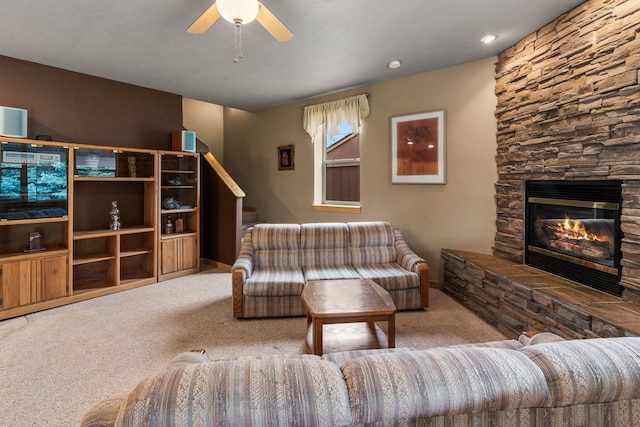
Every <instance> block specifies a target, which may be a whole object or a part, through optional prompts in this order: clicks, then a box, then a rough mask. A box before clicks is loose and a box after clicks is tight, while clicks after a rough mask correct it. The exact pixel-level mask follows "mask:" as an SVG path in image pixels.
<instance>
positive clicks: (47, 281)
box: [0, 255, 67, 310]
mask: <svg viewBox="0 0 640 427" xmlns="http://www.w3.org/2000/svg"><path fill="white" fill-rule="evenodd" d="M0 269H1V270H0V287H1V288H2V309H3V310H7V309H9V308H14V307H20V306H23V305H28V304H33V303H36V302H40V301H47V300H50V299H54V298H60V297H64V296H67V256H66V255H56V256H51V257H45V258H38V259H32V260H23V261H13V262H5V263H2V264H0Z"/></svg>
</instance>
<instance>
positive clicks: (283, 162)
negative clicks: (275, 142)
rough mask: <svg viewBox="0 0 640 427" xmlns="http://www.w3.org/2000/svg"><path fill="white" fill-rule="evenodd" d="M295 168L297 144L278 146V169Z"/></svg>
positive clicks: (287, 169) (288, 169) (290, 169)
mask: <svg viewBox="0 0 640 427" xmlns="http://www.w3.org/2000/svg"><path fill="white" fill-rule="evenodd" d="M294 168H295V146H294V145H281V146H280V147H278V170H280V171H292V170H294Z"/></svg>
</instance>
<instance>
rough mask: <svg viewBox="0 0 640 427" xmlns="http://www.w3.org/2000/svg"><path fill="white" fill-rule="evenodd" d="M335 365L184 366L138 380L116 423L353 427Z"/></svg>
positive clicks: (297, 362) (274, 362)
mask: <svg viewBox="0 0 640 427" xmlns="http://www.w3.org/2000/svg"><path fill="white" fill-rule="evenodd" d="M351 421H352V420H351V414H350V412H349V398H348V394H347V389H346V387H345V383H344V380H343V378H342V375H341V373H340V370H339V369H338V367H337V366H336V365H335V364H333V363H331V362H325V361H322V360H313V359H284V360H280V359H276V358H269V359H254V360H237V361H222V362H209V363H199V364H191V365H184V366H181V367H177V368H174V369H169V370H166V371H164V372H162V373H160V374H158V375H156V376H155V377H151V378H149V379H147V380H144V381H142V382H141V383H139V384H138V386H137V387H136V388H135V389H134V390H133V391H132V392H131V393H130V394H129V396H128V397H127V400H126V403H125V404H124V406H123V407H122V409H121V410H120V413H119V414H118V419H117V423H116V425H118V426H122V425H125V426H129V425H131V426H133V425H140V426H142V425H148V426H157V427H163V426H187V425H193V426H213V425H229V426H246V425H253V426H258V425H261V426H299V425H315V426H341V425H349V424H351V423H352V422H351Z"/></svg>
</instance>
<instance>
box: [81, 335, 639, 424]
mask: <svg viewBox="0 0 640 427" xmlns="http://www.w3.org/2000/svg"><path fill="white" fill-rule="evenodd" d="M351 425H363V426H409V425H411V426H413V425H420V426H496V427H510V426H514V427H515V426H521V427H525V426H535V427H577V426H598V427H607V426H609V427H614V426H634V425H640V338H630V337H625V338H594V339H587V340H570V341H565V340H562V338H560V337H558V336H556V335H553V334H550V333H543V334H539V335H536V336H534V337H533V338H531V339H529V338H527V337H525V336H521V337H520V340H518V341H517V340H505V341H498V342H491V343H484V344H471V345H464V346H455V347H443V348H435V349H430V350H411V349H384V350H360V351H354V352H344V353H334V354H327V355H324V356H322V357H318V356H311V355H290V356H278V357H264V358H259V357H249V358H241V359H237V358H236V359H234V360H216V361H212V360H210V358H209V357H208V356H207V354H200V353H193V352H192V353H183V354H182V355H180V356H178V357H177V358H176V359H174V361H173V362H172V363H171V364H170V365H169V366H168V367H167V369H166V370H165V371H164V372H161V373H159V374H158V375H156V376H154V377H151V378H148V379H146V380H144V381H142V382H140V383H139V385H138V386H137V387H136V388H135V389H134V390H133V391H132V392H131V393H129V395H128V396H123V397H119V398H113V399H109V400H107V401H104V402H101V403H99V404H97V405H96V406H94V407H93V408H92V409H91V410H90V411H89V412H87V414H86V415H85V417H84V419H83V421H82V426H83V427H99V426H100V427H106V426H157V427H161V426H243V427H244V426H256V427H257V426H273V427H281V426H292V427H293V426H295V427H302V426H327V427H329V426H351Z"/></svg>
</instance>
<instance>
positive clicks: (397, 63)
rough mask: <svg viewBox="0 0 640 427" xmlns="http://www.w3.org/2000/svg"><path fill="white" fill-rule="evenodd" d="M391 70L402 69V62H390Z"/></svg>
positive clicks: (395, 60)
mask: <svg viewBox="0 0 640 427" xmlns="http://www.w3.org/2000/svg"><path fill="white" fill-rule="evenodd" d="M389 68H391V69H393V68H400V61H398V60H397V59H394V60H393V61H391V62H389Z"/></svg>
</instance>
